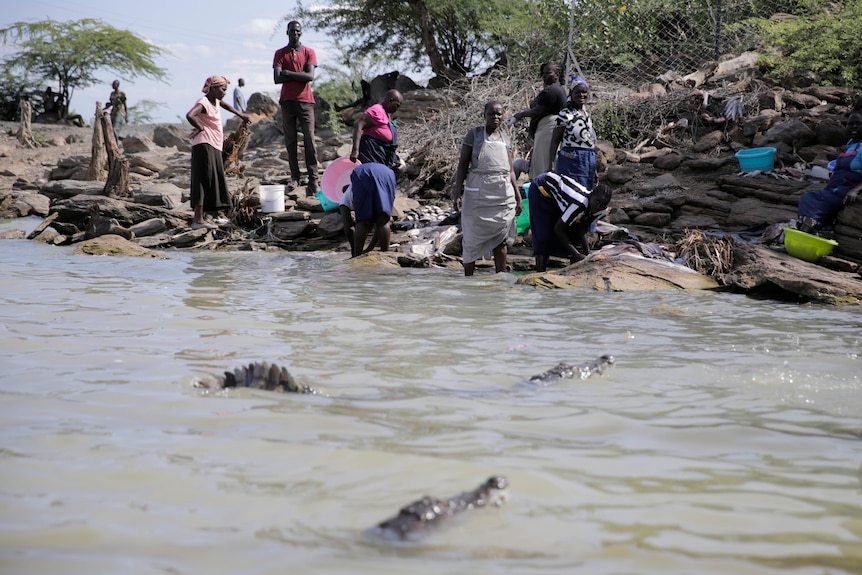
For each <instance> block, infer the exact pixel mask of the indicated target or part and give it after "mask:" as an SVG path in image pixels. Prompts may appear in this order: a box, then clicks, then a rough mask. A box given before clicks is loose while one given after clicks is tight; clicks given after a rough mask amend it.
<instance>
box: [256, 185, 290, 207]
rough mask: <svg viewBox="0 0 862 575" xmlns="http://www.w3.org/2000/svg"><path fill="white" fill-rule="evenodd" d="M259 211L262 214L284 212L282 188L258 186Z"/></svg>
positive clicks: (279, 186)
mask: <svg viewBox="0 0 862 575" xmlns="http://www.w3.org/2000/svg"><path fill="white" fill-rule="evenodd" d="M257 193H258V195H260V210H261V211H262V212H264V213H272V212H283V211H284V186H281V185H278V186H260V187H259V188H258V190H257Z"/></svg>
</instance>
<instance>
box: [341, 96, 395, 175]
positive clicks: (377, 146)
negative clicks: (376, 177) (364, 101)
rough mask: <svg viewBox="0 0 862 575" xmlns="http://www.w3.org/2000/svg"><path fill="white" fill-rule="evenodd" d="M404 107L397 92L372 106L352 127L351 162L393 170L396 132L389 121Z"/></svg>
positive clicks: (392, 123) (393, 125) (393, 123)
mask: <svg viewBox="0 0 862 575" xmlns="http://www.w3.org/2000/svg"><path fill="white" fill-rule="evenodd" d="M403 103H404V96H402V95H401V92H399V91H398V90H389V91H388V92H386V94H384V95H383V99H382V100H381V101H380V102H378V103H377V104H374V105H373V106H371V107H370V108H368V109H367V110H365V113H364V114H362V116H360V118H359V119H358V120H356V122H355V123H354V124H353V148H352V149H351V150H350V159H351V160H352V161H353V162H356V161H357V160H359V161H360V162H362V163H363V164H368V163H375V164H383V165H385V166H388V167H390V168H392V169H395V168H397V167H398V164H400V162H399V161H398V156H397V155H396V154H395V150H396V149H397V148H398V129H397V128H396V127H395V122H394V121H393V120H392V118H391V117H390V114H394V113H395V112H397V111H398V108H400V107H401V104H403Z"/></svg>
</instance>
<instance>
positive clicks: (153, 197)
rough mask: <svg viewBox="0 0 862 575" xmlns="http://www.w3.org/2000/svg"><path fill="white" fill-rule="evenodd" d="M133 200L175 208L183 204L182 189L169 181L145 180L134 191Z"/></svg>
mask: <svg viewBox="0 0 862 575" xmlns="http://www.w3.org/2000/svg"><path fill="white" fill-rule="evenodd" d="M134 198H135V202H137V203H139V204H146V205H148V206H161V207H163V208H167V209H169V210H175V209H177V208H179V207H180V206H182V204H183V190H182V188H180V187H178V186H175V185H174V184H172V183H170V182H147V183H145V184H143V185H142V186H141V188H140V189H139V190H137V191H135V192H134Z"/></svg>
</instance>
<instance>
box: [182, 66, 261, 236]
mask: <svg viewBox="0 0 862 575" xmlns="http://www.w3.org/2000/svg"><path fill="white" fill-rule="evenodd" d="M229 83H230V81H229V80H228V79H227V78H225V77H224V76H210V77H209V78H207V81H206V82H205V83H204V87H203V90H201V91H202V92H203V93H204V94H205V96H203V97H202V98H201V99H199V100H198V101H197V102H195V105H194V106H192V109H191V110H189V111H188V113H187V114H186V120H188V121H189V124H191V125H192V128H194V130H193V131H192V174H191V176H192V188H191V194H190V201H191V205H192V209H194V212H195V215H194V219H193V221H192V229H198V228H217V227H218V226H216V225H215V224H211V223H208V222H206V221H205V220H204V212H217V211H219V210H228V209H230V207H231V199H230V190H228V187H227V181H226V180H225V177H224V163H223V160H222V157H221V152H222V147H223V146H224V131H223V129H222V125H221V108H224V109H225V110H227V111H228V112H231V113H232V114H235V115H237V116H239V117H240V118H242V121H243V122H249V121H250V120H251V119H250V118H249V117H248V115H247V114H243V113H242V112H240V111H238V110H236V109H235V108H234V107H233V106H231V105H230V104H228V103H227V102H225V101H224V96H225V93H227V85H228V84H229Z"/></svg>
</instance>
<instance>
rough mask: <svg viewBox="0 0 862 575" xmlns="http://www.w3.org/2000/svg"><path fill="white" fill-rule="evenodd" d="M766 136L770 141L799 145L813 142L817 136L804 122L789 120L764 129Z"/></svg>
mask: <svg viewBox="0 0 862 575" xmlns="http://www.w3.org/2000/svg"><path fill="white" fill-rule="evenodd" d="M766 138H767V139H768V140H769V141H770V142H784V143H785V144H787V145H788V146H794V147H799V146H807V145H808V144H811V143H814V141H815V140H816V139H817V136H816V135H815V134H814V130H812V129H811V128H809V127H808V125H807V124H805V123H804V122H800V121H799V120H790V121H789V122H781V123H780V124H776V125H774V126H772V127H771V128H769V129H768V130H767V131H766Z"/></svg>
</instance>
